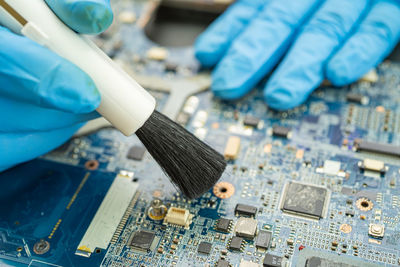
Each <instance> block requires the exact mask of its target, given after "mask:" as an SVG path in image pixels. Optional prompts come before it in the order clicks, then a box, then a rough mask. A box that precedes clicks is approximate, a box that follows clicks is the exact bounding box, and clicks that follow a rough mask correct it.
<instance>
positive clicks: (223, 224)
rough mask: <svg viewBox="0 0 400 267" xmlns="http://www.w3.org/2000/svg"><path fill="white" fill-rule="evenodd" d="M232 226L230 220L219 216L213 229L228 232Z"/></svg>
mask: <svg viewBox="0 0 400 267" xmlns="http://www.w3.org/2000/svg"><path fill="white" fill-rule="evenodd" d="M231 227H232V220H230V219H226V218H220V219H219V220H218V221H217V223H216V224H215V230H217V231H221V232H224V233H229V232H230V231H231Z"/></svg>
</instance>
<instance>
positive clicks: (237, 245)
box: [228, 236, 244, 251]
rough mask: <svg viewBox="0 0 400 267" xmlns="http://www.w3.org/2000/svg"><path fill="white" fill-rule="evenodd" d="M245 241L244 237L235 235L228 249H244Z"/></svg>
mask: <svg viewBox="0 0 400 267" xmlns="http://www.w3.org/2000/svg"><path fill="white" fill-rule="evenodd" d="M243 242H244V240H243V238H241V237H237V236H234V237H232V238H231V240H230V242H229V246H228V249H229V250H236V251H241V250H242V249H243V244H244V243H243Z"/></svg>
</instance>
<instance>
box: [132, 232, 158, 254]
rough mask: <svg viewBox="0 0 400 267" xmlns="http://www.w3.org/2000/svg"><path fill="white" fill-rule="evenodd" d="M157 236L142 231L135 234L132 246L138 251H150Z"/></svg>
mask: <svg viewBox="0 0 400 267" xmlns="http://www.w3.org/2000/svg"><path fill="white" fill-rule="evenodd" d="M155 236H156V235H155V234H154V233H153V232H149V231H144V230H140V231H137V232H135V233H134V234H133V237H132V240H131V244H130V245H131V246H132V247H133V248H136V249H138V250H142V251H146V252H147V251H149V250H150V247H151V244H152V243H153V240H154V237H155Z"/></svg>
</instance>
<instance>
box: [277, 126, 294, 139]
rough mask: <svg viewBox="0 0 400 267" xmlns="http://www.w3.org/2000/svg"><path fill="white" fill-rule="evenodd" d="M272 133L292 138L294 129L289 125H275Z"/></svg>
mask: <svg viewBox="0 0 400 267" xmlns="http://www.w3.org/2000/svg"><path fill="white" fill-rule="evenodd" d="M272 135H273V136H277V137H283V138H291V137H292V131H291V129H290V128H288V127H284V126H279V125H275V126H273V127H272Z"/></svg>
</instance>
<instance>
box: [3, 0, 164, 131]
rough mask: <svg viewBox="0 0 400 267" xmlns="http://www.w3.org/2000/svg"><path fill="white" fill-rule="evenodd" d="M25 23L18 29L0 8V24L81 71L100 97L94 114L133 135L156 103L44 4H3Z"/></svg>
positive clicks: (34, 0)
mask: <svg viewBox="0 0 400 267" xmlns="http://www.w3.org/2000/svg"><path fill="white" fill-rule="evenodd" d="M5 2H6V3H7V4H8V5H9V6H11V7H12V8H13V9H14V10H15V11H17V12H18V13H19V14H20V15H21V16H22V17H23V18H24V19H25V20H26V21H27V23H26V24H25V25H24V26H22V25H21V24H20V23H18V22H17V20H16V19H14V17H13V16H11V15H10V14H9V11H6V10H5V9H3V8H2V7H0V23H1V24H2V25H4V26H6V27H8V28H9V29H11V30H13V31H14V32H16V33H19V34H23V35H25V36H26V37H28V38H30V39H32V40H33V41H35V42H37V43H39V44H41V45H44V46H46V47H48V48H49V49H51V50H52V51H54V52H55V53H57V54H58V55H60V56H62V57H64V58H65V59H68V60H69V61H71V62H73V63H74V64H75V65H77V66H78V67H79V68H81V69H82V70H83V71H85V72H86V73H87V74H88V75H89V76H90V77H91V78H92V80H93V81H94V83H95V84H96V87H97V89H98V90H99V91H100V94H101V103H100V106H99V107H98V109H97V111H98V112H99V113H100V114H101V115H102V116H103V117H104V118H106V119H107V120H108V121H109V122H110V123H111V124H112V125H114V126H115V127H116V128H117V129H119V130H120V131H121V132H122V133H123V134H125V135H127V136H129V135H131V134H133V133H134V132H136V130H138V129H139V128H140V127H141V126H142V125H143V124H144V123H145V121H146V120H147V119H148V118H149V117H150V115H151V114H152V113H153V111H154V108H155V104H156V101H155V99H154V98H153V97H152V96H151V95H150V94H149V93H148V92H147V91H146V90H144V89H143V88H142V87H141V86H140V85H139V84H138V83H137V82H136V81H134V80H133V79H132V78H131V77H130V76H129V75H128V74H126V73H125V72H124V71H123V70H122V69H121V68H120V67H119V66H118V65H116V64H115V63H114V62H113V61H112V60H111V59H110V58H109V57H108V56H107V55H106V54H104V52H103V51H101V50H100V49H99V48H98V47H97V46H96V45H95V44H94V43H93V42H91V41H90V40H89V39H88V38H86V37H84V36H82V35H80V34H77V33H75V32H74V31H72V30H71V29H70V28H68V27H67V26H66V25H65V24H64V23H63V22H62V21H60V20H59V19H58V17H57V16H56V15H55V14H54V13H53V12H52V10H51V9H50V8H49V7H48V6H47V4H46V3H45V2H44V0H5Z"/></svg>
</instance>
